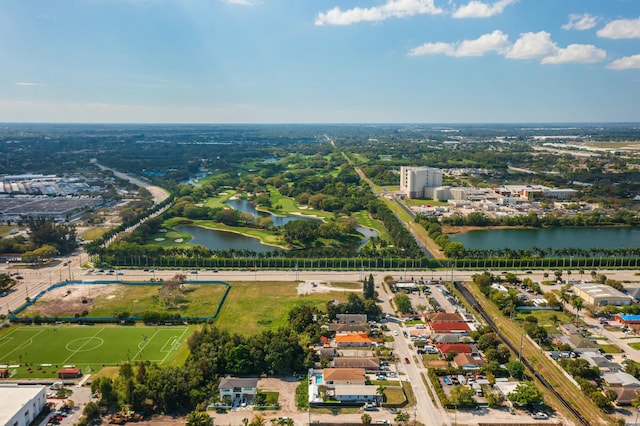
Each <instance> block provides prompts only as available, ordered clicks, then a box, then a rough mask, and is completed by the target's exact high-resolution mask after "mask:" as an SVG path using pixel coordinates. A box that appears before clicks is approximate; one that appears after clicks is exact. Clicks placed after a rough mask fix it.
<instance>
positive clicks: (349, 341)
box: [336, 333, 373, 348]
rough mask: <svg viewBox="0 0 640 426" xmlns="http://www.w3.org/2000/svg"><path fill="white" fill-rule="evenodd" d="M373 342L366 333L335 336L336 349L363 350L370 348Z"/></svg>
mask: <svg viewBox="0 0 640 426" xmlns="http://www.w3.org/2000/svg"><path fill="white" fill-rule="evenodd" d="M371 343H373V341H372V340H371V338H370V337H369V336H367V334H366V333H351V334H336V346H337V347H338V348H365V347H370V346H371Z"/></svg>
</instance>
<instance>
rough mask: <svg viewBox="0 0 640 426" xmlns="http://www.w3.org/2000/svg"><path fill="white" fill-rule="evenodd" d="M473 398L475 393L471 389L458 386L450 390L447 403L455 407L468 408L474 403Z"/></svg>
mask: <svg viewBox="0 0 640 426" xmlns="http://www.w3.org/2000/svg"><path fill="white" fill-rule="evenodd" d="M475 396H476V391H475V390H473V388H470V387H468V386H460V385H458V386H456V387H454V388H453V389H451V394H450V396H449V401H450V402H451V404H453V405H455V406H456V407H470V406H473V405H475V403H476V401H475V399H474V397H475Z"/></svg>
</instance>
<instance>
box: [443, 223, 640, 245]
mask: <svg viewBox="0 0 640 426" xmlns="http://www.w3.org/2000/svg"><path fill="white" fill-rule="evenodd" d="M449 238H450V239H451V241H457V242H460V243H462V244H463V245H464V246H465V248H467V249H474V250H491V249H502V248H506V247H508V248H511V249H514V250H526V249H531V248H533V247H539V248H547V247H551V248H552V249H554V250H557V249H562V248H583V249H590V248H603V249H616V248H625V247H638V246H640V228H633V227H604V228H586V227H559V228H544V229H540V228H536V229H491V230H480V231H471V232H467V233H464V234H456V235H451V236H450V237H449Z"/></svg>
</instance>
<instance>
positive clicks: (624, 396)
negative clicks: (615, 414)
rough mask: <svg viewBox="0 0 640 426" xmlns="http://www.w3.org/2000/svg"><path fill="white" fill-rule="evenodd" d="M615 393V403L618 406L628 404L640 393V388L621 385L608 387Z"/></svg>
mask: <svg viewBox="0 0 640 426" xmlns="http://www.w3.org/2000/svg"><path fill="white" fill-rule="evenodd" d="M608 389H611V390H613V391H614V392H615V393H616V401H615V402H616V405H617V406H618V407H622V406H629V405H631V403H632V402H633V400H634V399H636V397H637V396H638V395H640V388H638V387H633V388H623V387H611V388H608Z"/></svg>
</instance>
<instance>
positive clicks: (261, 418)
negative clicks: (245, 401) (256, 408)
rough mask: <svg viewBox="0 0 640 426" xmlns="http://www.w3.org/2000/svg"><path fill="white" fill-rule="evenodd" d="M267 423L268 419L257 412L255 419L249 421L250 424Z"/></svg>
mask: <svg viewBox="0 0 640 426" xmlns="http://www.w3.org/2000/svg"><path fill="white" fill-rule="evenodd" d="M266 424H267V420H266V419H265V418H264V416H263V415H262V414H256V415H255V416H253V419H251V423H249V425H250V426H265V425H266Z"/></svg>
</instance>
